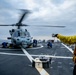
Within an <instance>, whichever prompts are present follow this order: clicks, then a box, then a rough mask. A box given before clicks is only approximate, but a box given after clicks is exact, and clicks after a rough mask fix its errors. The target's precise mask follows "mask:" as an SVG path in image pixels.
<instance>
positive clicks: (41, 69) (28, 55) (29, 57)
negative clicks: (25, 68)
mask: <svg viewBox="0 0 76 75" xmlns="http://www.w3.org/2000/svg"><path fill="white" fill-rule="evenodd" d="M21 49H22V50H23V52H24V53H25V54H26V56H27V57H28V59H29V60H30V61H31V63H32V60H34V58H33V57H32V56H31V55H30V54H29V53H28V52H27V51H26V50H25V49H24V48H21ZM35 68H36V69H37V71H38V72H39V73H40V75H49V73H48V72H47V71H46V70H45V69H44V68H40V67H35Z"/></svg>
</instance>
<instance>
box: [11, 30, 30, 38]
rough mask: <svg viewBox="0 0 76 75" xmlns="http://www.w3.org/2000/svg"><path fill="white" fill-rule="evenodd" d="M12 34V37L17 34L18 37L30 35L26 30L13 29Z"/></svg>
mask: <svg viewBox="0 0 76 75" xmlns="http://www.w3.org/2000/svg"><path fill="white" fill-rule="evenodd" d="M12 36H13V37H18V36H20V37H25V36H28V37H30V34H29V32H28V31H27V32H24V31H15V32H14V33H13V35H12Z"/></svg>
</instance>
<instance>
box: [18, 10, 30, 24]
mask: <svg viewBox="0 0 76 75" xmlns="http://www.w3.org/2000/svg"><path fill="white" fill-rule="evenodd" d="M22 11H23V13H22V15H21V17H20V20H19V22H18V24H21V22H22V21H23V19H24V18H25V16H27V14H28V13H29V11H28V10H22Z"/></svg>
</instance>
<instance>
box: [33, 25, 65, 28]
mask: <svg viewBox="0 0 76 75" xmlns="http://www.w3.org/2000/svg"><path fill="white" fill-rule="evenodd" d="M32 26H35V27H56V28H65V27H66V26H53V25H32Z"/></svg>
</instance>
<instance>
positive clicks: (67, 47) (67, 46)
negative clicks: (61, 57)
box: [61, 43, 73, 53]
mask: <svg viewBox="0 0 76 75" xmlns="http://www.w3.org/2000/svg"><path fill="white" fill-rule="evenodd" d="M61 44H62V45H63V46H64V47H66V48H67V49H68V50H69V51H70V52H71V53H73V50H72V49H71V48H69V47H68V46H66V45H65V44H63V43H61Z"/></svg>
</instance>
